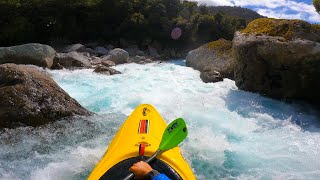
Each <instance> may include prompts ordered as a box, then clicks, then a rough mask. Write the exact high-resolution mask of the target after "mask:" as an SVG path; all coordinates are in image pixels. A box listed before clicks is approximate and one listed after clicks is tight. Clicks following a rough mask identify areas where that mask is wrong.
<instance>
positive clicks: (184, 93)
mask: <svg viewBox="0 0 320 180" xmlns="http://www.w3.org/2000/svg"><path fill="white" fill-rule="evenodd" d="M115 69H117V70H118V71H121V72H122V74H120V75H113V76H106V75H100V74H96V73H93V70H92V69H85V70H75V71H69V70H57V71H50V70H48V72H49V73H50V74H51V75H52V77H53V79H54V80H55V81H56V82H57V83H58V84H59V85H60V86H61V87H62V88H63V89H64V90H65V91H66V92H68V93H69V94H70V95H71V96H72V97H73V98H75V99H76V100H77V101H78V102H79V103H80V104H81V105H82V106H84V107H85V108H87V109H89V110H91V111H93V112H95V113H96V115H94V116H92V117H74V118H72V119H64V120H60V121H58V122H54V123H51V124H48V125H45V126H42V127H37V128H33V127H20V128H15V129H9V130H5V131H3V132H0V147H1V148H0V179H10V180H11V179H22V180H25V179H31V180H44V179H48V180H64V179H85V178H86V177H87V176H88V175H89V173H90V171H91V170H92V168H93V167H94V166H95V164H96V163H97V162H98V161H99V159H100V158H101V156H102V155H103V154H104V152H105V151H106V149H107V147H108V144H109V143H110V141H111V140H112V138H113V136H114V135H115V133H116V132H117V130H118V128H119V127H120V126H121V124H122V123H123V122H124V121H125V119H126V118H127V116H128V115H130V113H131V112H132V111H133V110H134V109H135V107H136V106H138V105H139V104H142V103H148V104H152V105H153V106H154V107H155V108H156V109H157V110H158V111H159V112H160V114H161V115H162V116H163V117H164V119H165V120H166V121H167V122H170V121H171V120H173V119H175V118H178V117H183V118H184V119H185V120H186V122H187V125H188V128H189V135H188V138H187V139H186V140H185V141H184V142H183V143H182V144H181V149H182V153H183V155H184V157H185V159H186V160H187V161H188V162H189V164H190V166H191V167H192V169H193V171H194V173H195V174H196V177H197V179H206V180H210V179H318V178H319V177H320V161H319V157H320V143H319V142H320V116H319V114H318V113H317V112H316V111H315V110H313V109H312V108H311V107H310V106H308V105H306V104H295V103H290V104H289V103H285V102H282V101H277V100H273V99H269V98H266V97H263V96H260V95H258V94H254V93H250V92H244V91H241V90H238V88H237V87H236V86H235V82H234V81H232V80H229V79H225V80H224V81H223V82H218V83H208V84H205V83H203V82H202V81H201V79H200V77H199V72H198V71H195V70H193V69H192V68H189V67H185V66H184V62H183V61H172V62H170V63H151V64H147V65H138V64H124V65H118V66H116V67H115Z"/></svg>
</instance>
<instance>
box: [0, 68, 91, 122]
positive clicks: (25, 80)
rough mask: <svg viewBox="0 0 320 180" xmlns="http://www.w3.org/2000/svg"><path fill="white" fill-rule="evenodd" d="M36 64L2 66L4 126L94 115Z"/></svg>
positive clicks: (0, 96) (0, 111)
mask: <svg viewBox="0 0 320 180" xmlns="http://www.w3.org/2000/svg"><path fill="white" fill-rule="evenodd" d="M91 114H92V113H91V112H89V111H88V110H86V109H84V108H83V107H82V106H81V105H80V104H79V103H78V102H77V101H76V100H74V99H73V98H71V97H70V96H69V95H68V94H67V93H66V92H65V91H64V90H62V89H61V88H60V87H59V86H58V85H57V84H56V83H55V82H54V81H53V80H52V79H51V77H50V76H49V75H48V74H47V73H46V72H44V71H43V70H40V69H39V68H37V67H36V66H31V65H16V64H3V65H0V127H1V128H4V127H10V128H11V127H15V126H21V125H27V126H38V125H42V124H46V123H48V122H52V121H57V120H59V119H60V118H63V117H69V116H74V115H85V116H88V115H91Z"/></svg>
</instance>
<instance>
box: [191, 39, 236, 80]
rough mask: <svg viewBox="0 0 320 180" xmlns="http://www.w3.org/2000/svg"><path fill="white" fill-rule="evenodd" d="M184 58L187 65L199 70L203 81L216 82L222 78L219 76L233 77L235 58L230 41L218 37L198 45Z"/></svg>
mask: <svg viewBox="0 0 320 180" xmlns="http://www.w3.org/2000/svg"><path fill="white" fill-rule="evenodd" d="M186 60H187V61H186V65H187V66H189V67H192V68H194V69H196V70H199V71H200V72H201V76H200V77H201V79H202V80H203V81H204V82H217V81H220V80H223V78H221V77H224V78H229V79H234V76H233V71H234V62H235V60H234V57H233V54H232V42H231V41H227V40H224V39H220V40H217V41H213V42H211V43H208V44H205V45H203V46H200V47H199V48H197V49H195V50H192V51H190V52H189V53H188V55H187V58H186ZM217 72H218V73H219V75H217V74H218V73H217ZM215 74H216V75H217V76H216V75H215ZM210 77H211V78H210ZM218 77H219V78H218Z"/></svg>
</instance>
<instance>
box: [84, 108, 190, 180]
mask: <svg viewBox="0 0 320 180" xmlns="http://www.w3.org/2000/svg"><path fill="white" fill-rule="evenodd" d="M166 127H167V124H166V123H165V121H164V120H163V119H162V117H161V116H160V114H159V113H158V112H157V111H156V109H155V108H154V107H153V106H151V105H148V104H142V105H140V106H138V107H137V108H136V109H135V110H134V112H133V113H132V114H131V115H130V116H129V117H128V119H127V120H126V121H125V122H124V123H123V125H122V126H121V128H120V129H119V131H118V132H117V134H116V135H115V137H114V139H113V140H112V142H111V143H110V145H109V147H108V150H107V152H106V153H105V155H104V157H103V158H102V159H101V161H100V162H99V163H98V164H97V165H96V167H95V168H94V169H93V171H92V172H91V174H90V176H89V178H88V180H96V179H102V177H106V176H107V175H108V173H109V171H111V170H112V168H114V169H115V171H119V173H120V171H122V172H124V173H128V174H129V168H130V167H131V166H132V165H133V163H134V162H135V161H136V160H137V157H138V158H139V146H140V145H143V146H144V147H145V148H144V150H143V151H144V153H143V155H144V156H149V157H150V156H152V155H153V154H154V152H156V151H157V149H158V147H159V144H160V142H161V138H162V135H163V132H164V130H165V129H166ZM132 158H133V159H132ZM125 160H126V161H125ZM133 160H134V161H133ZM131 161H132V162H131ZM137 161H139V160H137ZM156 161H159V162H162V163H164V164H166V168H165V169H169V171H172V170H174V172H175V173H176V174H177V175H179V177H180V178H181V179H184V180H189V179H190V180H193V179H195V176H194V174H193V172H192V170H191V168H190V167H189V165H188V163H187V162H186V161H185V160H184V158H183V157H182V155H181V153H180V148H179V147H175V148H172V149H170V150H168V151H166V152H163V153H162V154H160V155H159V156H158V159H157V160H156ZM121 162H124V163H123V164H124V165H123V166H121V167H120V165H119V166H118V168H116V167H117V165H118V164H119V163H120V164H121ZM130 163H131V164H130ZM120 169H121V170H120ZM155 169H157V168H156V166H155ZM163 171H165V170H162V169H159V172H160V173H164V172H163ZM105 174H106V175H105ZM128 174H126V175H128ZM170 174H171V173H168V176H170ZM173 174H174V173H173ZM126 175H125V176H126ZM120 176H121V177H123V176H122V175H120ZM125 176H124V177H125ZM174 177H175V176H172V179H179V178H174ZM108 179H119V178H117V177H109V178H108ZM120 179H121V178H120Z"/></svg>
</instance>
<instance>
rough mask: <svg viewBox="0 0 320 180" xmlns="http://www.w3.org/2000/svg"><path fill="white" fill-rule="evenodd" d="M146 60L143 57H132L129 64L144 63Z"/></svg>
mask: <svg viewBox="0 0 320 180" xmlns="http://www.w3.org/2000/svg"><path fill="white" fill-rule="evenodd" d="M145 60H146V57H144V56H135V57H132V58H130V60H129V61H130V62H133V63H144V62H145Z"/></svg>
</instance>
